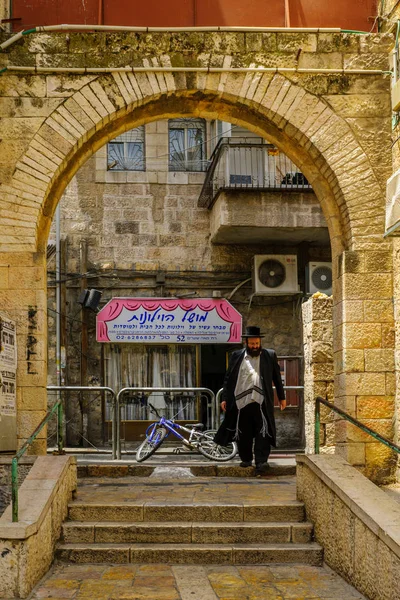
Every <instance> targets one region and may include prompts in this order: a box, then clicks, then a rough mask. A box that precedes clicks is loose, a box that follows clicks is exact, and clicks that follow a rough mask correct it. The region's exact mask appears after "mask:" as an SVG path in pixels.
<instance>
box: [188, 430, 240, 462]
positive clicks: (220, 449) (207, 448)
mask: <svg viewBox="0 0 400 600" xmlns="http://www.w3.org/2000/svg"><path fill="white" fill-rule="evenodd" d="M216 433H217V432H216V430H212V429H211V430H209V431H204V432H203V433H202V434H201V438H200V440H199V444H198V446H197V447H198V450H199V452H200V453H201V454H203V456H206V457H207V458H209V459H210V460H216V461H218V462H226V461H228V460H231V459H232V458H234V457H235V456H236V454H237V451H238V449H237V444H236V442H230V443H229V444H228V445H227V446H219V445H218V444H216V443H215V442H214V436H215V434H216Z"/></svg>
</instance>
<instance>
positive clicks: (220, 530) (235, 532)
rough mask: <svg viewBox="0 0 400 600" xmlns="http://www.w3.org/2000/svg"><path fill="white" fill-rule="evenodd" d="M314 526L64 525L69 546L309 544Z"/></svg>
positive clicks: (65, 537)
mask: <svg viewBox="0 0 400 600" xmlns="http://www.w3.org/2000/svg"><path fill="white" fill-rule="evenodd" d="M312 535H313V526H312V524H311V523H288V522H286V523H284V522H282V523H267V522H246V523H244V522H242V523H238V522H224V523H210V522H194V523H191V522H182V521H177V522H174V521H170V522H139V523H121V522H114V523H112V522H108V523H101V522H91V523H90V522H86V523H81V522H77V521H68V522H66V523H64V525H63V539H64V542H65V543H67V544H75V543H86V544H93V543H99V544H108V543H116V544H119V543H128V544H129V543H131V544H132V543H136V544H143V543H178V544H190V543H194V544H237V543H249V544H253V543H263V544H266V543H268V544H287V543H308V542H310V541H311V540H312Z"/></svg>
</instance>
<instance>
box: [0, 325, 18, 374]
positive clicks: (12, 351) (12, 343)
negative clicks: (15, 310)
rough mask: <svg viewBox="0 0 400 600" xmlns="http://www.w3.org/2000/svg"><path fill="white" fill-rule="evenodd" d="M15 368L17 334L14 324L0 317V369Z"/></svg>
mask: <svg viewBox="0 0 400 600" xmlns="http://www.w3.org/2000/svg"><path fill="white" fill-rule="evenodd" d="M16 368H17V334H16V327H15V322H14V321H12V320H11V319H8V318H7V317H6V316H4V315H0V369H16Z"/></svg>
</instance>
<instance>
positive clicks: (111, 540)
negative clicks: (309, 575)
mask: <svg viewBox="0 0 400 600" xmlns="http://www.w3.org/2000/svg"><path fill="white" fill-rule="evenodd" d="M283 479H284V478H283ZM292 479H294V478H292ZM285 485H288V482H287V481H285V480H282V481H279V478H278V480H275V481H274V482H271V481H268V480H265V481H264V480H263V481H256V480H241V481H237V480H234V479H233V478H229V479H225V478H201V479H200V478H195V479H194V480H193V479H190V480H189V481H179V482H171V481H168V480H167V481H158V482H157V481H156V480H153V481H151V478H131V481H127V479H126V478H125V479H124V480H123V481H121V480H117V481H116V480H112V481H109V480H107V481H105V480H100V482H97V480H94V479H91V480H86V482H85V485H84V486H83V488H84V489H82V488H81V487H80V488H79V489H78V495H77V498H76V499H75V500H74V501H73V502H71V503H70V505H69V513H68V519H69V520H68V521H66V522H65V523H64V525H63V534H62V540H61V542H60V543H59V545H58V548H57V558H58V559H59V560H61V561H65V562H69V563H129V562H131V563H155V562H156V563H173V564H218V565H222V564H242V565H244V564H271V563H297V564H299V563H300V564H308V565H320V564H321V563H322V558H323V550H322V548H321V547H320V546H319V545H318V544H316V543H314V542H313V541H312V540H313V526H312V524H311V523H308V522H306V521H305V520H304V519H305V515H304V506H303V504H302V503H300V502H298V501H297V500H296V498H295V495H294V497H293V494H291V495H290V494H289V495H288V491H290V490H288V489H286V488H285ZM270 488H272V489H270ZM91 492H92V493H91ZM263 492H264V493H263ZM275 492H276V493H275Z"/></svg>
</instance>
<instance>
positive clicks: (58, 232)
mask: <svg viewBox="0 0 400 600" xmlns="http://www.w3.org/2000/svg"><path fill="white" fill-rule="evenodd" d="M56 381H57V386H61V209H60V203H58V204H57V208H56ZM60 400H61V393H60V391H57V402H60ZM59 427H60V428H62V427H63V424H62V423H59ZM57 437H59V429H58V430H57Z"/></svg>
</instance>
